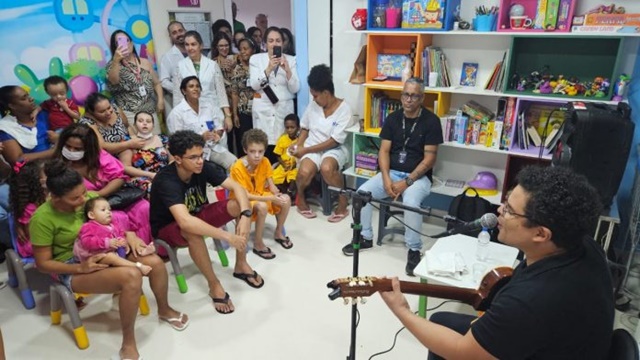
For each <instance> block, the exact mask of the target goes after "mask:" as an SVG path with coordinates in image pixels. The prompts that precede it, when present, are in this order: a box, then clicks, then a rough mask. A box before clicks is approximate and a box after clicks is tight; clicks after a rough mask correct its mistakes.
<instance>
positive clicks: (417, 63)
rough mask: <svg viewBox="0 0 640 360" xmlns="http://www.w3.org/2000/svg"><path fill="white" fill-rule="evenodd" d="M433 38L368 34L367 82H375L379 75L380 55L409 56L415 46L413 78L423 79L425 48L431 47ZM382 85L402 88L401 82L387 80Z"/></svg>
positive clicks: (402, 34)
mask: <svg viewBox="0 0 640 360" xmlns="http://www.w3.org/2000/svg"><path fill="white" fill-rule="evenodd" d="M431 38H432V36H431V35H425V34H415V33H413V34H408V33H392V34H368V36H367V70H366V82H367V83H370V82H372V81H374V80H373V79H374V78H375V77H376V76H377V75H378V55H380V54H385V55H409V54H410V53H411V52H412V46H415V50H413V51H415V58H414V60H413V76H416V77H422V51H423V50H424V48H425V46H427V45H431ZM412 44H415V45H412ZM399 70H400V71H401V70H402V69H399ZM380 83H381V84H384V85H386V86H402V82H401V81H400V80H385V81H381V82H380Z"/></svg>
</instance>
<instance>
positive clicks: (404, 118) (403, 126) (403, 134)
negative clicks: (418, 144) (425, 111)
mask: <svg viewBox="0 0 640 360" xmlns="http://www.w3.org/2000/svg"><path fill="white" fill-rule="evenodd" d="M420 115H422V109H420V112H419V113H418V117H416V122H414V123H413V126H411V130H410V131H409V136H408V137H407V134H406V133H405V130H404V129H405V121H406V120H407V118H406V117H405V116H404V113H402V138H403V139H404V143H403V144H402V151H405V149H406V147H407V143H408V142H409V139H411V135H413V130H415V129H416V125H417V124H418V120H419V119H420Z"/></svg>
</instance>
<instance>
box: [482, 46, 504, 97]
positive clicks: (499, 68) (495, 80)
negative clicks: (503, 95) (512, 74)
mask: <svg viewBox="0 0 640 360" xmlns="http://www.w3.org/2000/svg"><path fill="white" fill-rule="evenodd" d="M506 59H507V52H506V51H505V53H504V55H502V61H500V62H499V63H497V64H496V66H494V68H493V72H492V73H491V76H490V77H489V80H487V82H486V84H484V88H485V90H493V91H502V89H503V87H504V77H505V73H506V71H507V69H506V63H507V61H506Z"/></svg>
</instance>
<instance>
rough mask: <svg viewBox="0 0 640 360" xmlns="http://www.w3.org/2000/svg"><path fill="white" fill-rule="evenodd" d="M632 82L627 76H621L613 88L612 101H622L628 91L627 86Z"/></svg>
mask: <svg viewBox="0 0 640 360" xmlns="http://www.w3.org/2000/svg"><path fill="white" fill-rule="evenodd" d="M630 80H631V78H630V77H629V76H628V75H627V74H622V75H620V77H619V78H618V81H616V83H615V85H614V86H613V97H612V98H611V100H613V101H622V98H623V97H624V93H625V92H626V90H627V84H628V83H629V81H630Z"/></svg>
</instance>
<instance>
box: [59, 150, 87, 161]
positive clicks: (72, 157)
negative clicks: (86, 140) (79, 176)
mask: <svg viewBox="0 0 640 360" xmlns="http://www.w3.org/2000/svg"><path fill="white" fill-rule="evenodd" d="M62 156H64V157H65V159H67V160H69V161H78V160H81V159H82V158H83V157H84V151H71V150H69V149H67V148H66V147H63V148H62Z"/></svg>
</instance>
